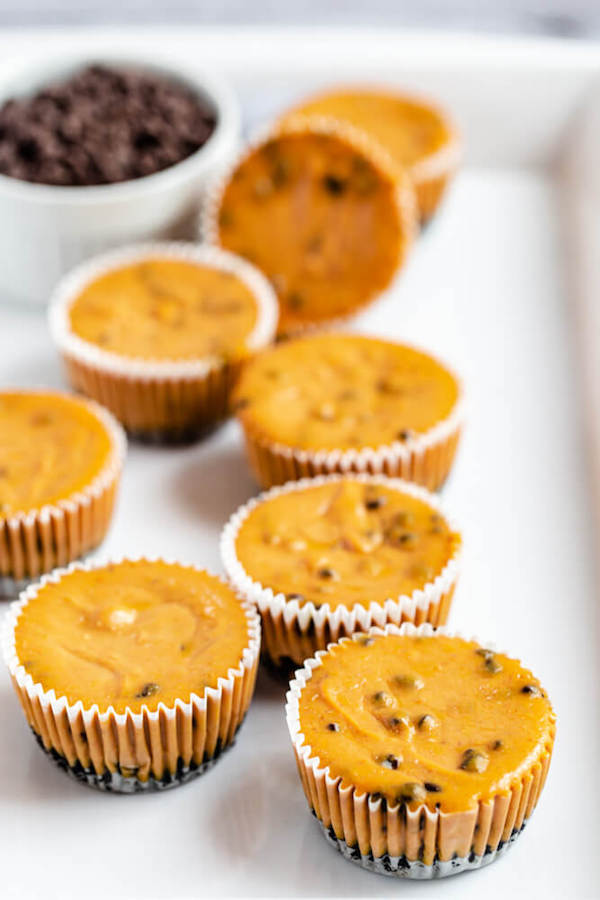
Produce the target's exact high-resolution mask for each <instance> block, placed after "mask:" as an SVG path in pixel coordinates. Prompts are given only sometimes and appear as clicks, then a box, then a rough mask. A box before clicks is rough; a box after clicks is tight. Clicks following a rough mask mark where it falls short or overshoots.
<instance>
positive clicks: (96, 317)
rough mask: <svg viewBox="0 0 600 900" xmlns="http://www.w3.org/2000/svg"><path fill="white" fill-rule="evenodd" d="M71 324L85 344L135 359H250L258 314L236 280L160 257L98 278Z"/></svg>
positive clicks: (74, 309) (73, 307)
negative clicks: (251, 341) (249, 351)
mask: <svg viewBox="0 0 600 900" xmlns="http://www.w3.org/2000/svg"><path fill="white" fill-rule="evenodd" d="M68 317H69V327H70V330H71V331H72V333H73V334H75V335H77V336H78V337H79V338H81V339H83V340H84V341H88V342H89V343H91V344H95V345H96V346H98V347H100V348H101V349H102V350H106V351H109V352H111V353H116V354H119V355H121V356H126V357H129V358H132V359H140V360H149V359H153V360H197V359H204V358H207V357H217V358H237V357H240V356H244V355H246V353H247V352H248V349H249V347H248V342H249V339H250V336H251V334H252V332H253V329H254V328H255V326H256V323H257V318H258V306H257V300H256V297H255V295H254V294H253V292H252V291H251V289H250V287H249V286H248V285H247V284H246V283H245V282H244V281H243V280H242V279H241V278H240V277H238V276H237V275H235V274H234V273H232V272H229V271H224V270H222V269H219V268H215V267H212V266H209V265H203V264H200V263H197V262H189V261H186V260H181V259H169V258H167V257H164V258H161V257H159V256H157V257H156V258H144V259H141V260H139V261H137V262H133V263H130V264H128V265H122V266H119V267H117V268H113V269H111V270H110V271H107V272H104V273H103V274H101V275H99V276H98V277H97V278H95V279H94V280H93V281H91V282H90V283H88V284H87V285H86V286H85V287H84V288H83V290H82V291H81V292H80V293H79V295H78V296H76V297H75V299H74V300H73V301H72V303H71V304H70V306H69V310H68Z"/></svg>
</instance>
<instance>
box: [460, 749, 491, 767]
mask: <svg viewBox="0 0 600 900" xmlns="http://www.w3.org/2000/svg"><path fill="white" fill-rule="evenodd" d="M488 763H489V760H488V758H487V755H486V754H485V753H482V751H481V750H474V749H473V748H472V747H469V749H468V750H465V752H464V753H463V756H462V760H461V762H460V765H459V768H460V769H464V770H465V772H485V770H486V769H487V767H488Z"/></svg>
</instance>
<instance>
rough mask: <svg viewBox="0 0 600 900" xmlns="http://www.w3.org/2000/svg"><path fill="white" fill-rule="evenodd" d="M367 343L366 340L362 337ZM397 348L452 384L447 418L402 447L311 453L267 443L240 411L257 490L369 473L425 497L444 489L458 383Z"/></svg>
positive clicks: (458, 423)
mask: <svg viewBox="0 0 600 900" xmlns="http://www.w3.org/2000/svg"><path fill="white" fill-rule="evenodd" d="M364 337H371V335H364ZM402 346H403V347H408V348H409V349H411V350H416V351H417V352H419V353H427V356H429V357H430V358H431V359H433V360H434V361H435V362H436V363H437V364H438V365H440V366H442V367H443V368H444V369H446V371H447V372H449V373H450V374H451V375H452V377H453V378H454V380H455V382H456V385H457V388H458V396H457V399H456V402H455V404H454V406H453V408H452V409H451V411H450V413H449V415H448V416H446V418H445V419H442V420H441V421H440V422H437V423H436V424H435V425H434V426H433V427H432V428H430V429H429V430H428V431H426V432H424V433H423V434H413V435H411V436H410V437H409V438H408V439H407V440H406V441H392V442H391V443H390V444H381V445H380V446H379V447H362V448H360V449H352V448H351V449H348V450H312V449H301V448H299V447H292V446H289V445H287V444H282V443H280V442H278V441H273V440H270V439H269V438H268V437H267V436H266V435H264V434H263V433H261V432H260V430H259V429H258V428H257V427H256V426H255V425H254V423H253V422H252V420H251V417H250V416H249V415H247V414H245V413H244V411H243V410H242V411H241V412H239V413H238V419H239V421H240V423H241V425H242V428H243V429H244V434H245V439H246V451H247V455H248V459H249V462H250V465H251V467H252V470H253V471H254V474H255V475H256V478H257V480H258V482H259V484H260V485H261V487H263V488H269V487H271V486H273V485H277V484H284V483H285V482H286V481H295V480H297V479H300V478H307V477H308V478H314V477H315V476H316V475H327V474H332V473H335V472H338V473H342V474H346V473H349V472H355V473H362V472H365V473H370V474H374V475H377V474H382V475H388V476H390V477H397V478H402V479H404V480H405V481H413V482H415V483H416V484H420V485H422V486H423V487H426V488H428V489H429V490H430V491H436V490H439V489H440V488H441V487H442V485H443V484H444V482H445V480H446V478H447V477H448V474H449V472H450V469H451V467H452V463H453V461H454V456H455V453H456V449H457V446H458V441H459V438H460V433H461V430H462V428H463V426H464V420H465V399H464V388H463V384H462V380H461V379H460V378H459V377H458V375H457V374H456V373H455V372H454V371H453V369H452V368H451V367H450V366H449V365H448V364H447V363H446V362H444V361H442V360H441V359H440V358H439V357H437V356H435V355H434V354H432V353H430V352H429V351H424V350H423V349H422V348H420V347H416V346H415V345H413V344H410V343H407V342H404V341H403V342H402Z"/></svg>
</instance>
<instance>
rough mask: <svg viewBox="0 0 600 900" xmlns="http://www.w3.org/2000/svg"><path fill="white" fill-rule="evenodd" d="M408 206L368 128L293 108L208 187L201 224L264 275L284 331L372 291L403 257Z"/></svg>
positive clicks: (410, 197)
mask: <svg viewBox="0 0 600 900" xmlns="http://www.w3.org/2000/svg"><path fill="white" fill-rule="evenodd" d="M415 210H416V207H415V199H414V192H413V189H412V186H411V184H410V183H409V181H408V178H407V177H406V176H405V175H404V173H403V172H399V171H397V169H396V168H395V167H394V165H393V163H392V161H391V160H390V159H389V158H388V156H387V154H386V153H385V151H383V150H382V149H381V148H379V147H378V146H377V145H375V144H372V142H371V141H370V140H369V139H368V138H367V137H366V136H365V135H361V133H356V132H355V131H354V130H353V129H351V128H349V127H348V126H344V127H342V126H340V125H339V124H338V125H335V124H332V123H331V122H328V121H327V119H321V118H314V119H307V118H305V117H296V118H290V120H289V121H287V122H286V123H285V125H283V126H281V127H280V128H277V129H275V130H274V131H272V132H271V133H270V134H269V135H268V136H267V137H266V138H264V139H263V140H262V141H259V142H258V143H256V144H255V145H253V146H252V147H251V148H250V149H249V150H247V151H246V153H245V154H244V155H243V156H242V158H241V159H240V160H239V161H238V162H237V164H236V165H235V166H234V167H233V169H232V171H231V172H230V173H229V174H228V176H227V177H226V178H225V179H224V180H223V181H222V182H221V183H219V184H218V185H216V186H215V188H214V191H213V193H212V195H211V196H209V198H208V202H207V204H206V211H205V216H204V222H203V231H204V234H205V237H206V238H207V239H208V240H209V241H211V242H213V243H216V244H218V245H220V246H222V247H225V248H226V249H228V250H231V251H233V252H234V253H237V254H239V255H240V256H243V257H245V258H246V259H248V260H250V261H251V262H253V263H254V264H255V265H257V266H258V268H259V269H261V270H262V271H263V272H264V273H265V274H266V275H267V277H268V278H269V279H270V280H271V283H272V284H273V286H274V288H275V290H276V292H277V296H278V299H279V304H280V318H279V332H280V334H285V335H289V334H292V333H296V332H298V331H302V330H304V329H306V328H307V327H309V326H314V325H319V324H323V323H325V322H330V321H332V320H337V319H340V318H345V317H347V316H348V315H350V314H351V313H353V312H355V311H356V310H357V309H359V308H360V307H362V306H364V305H365V304H367V303H369V302H370V301H372V300H373V299H375V297H376V296H378V295H379V294H380V293H381V292H382V291H383V290H384V289H385V288H386V287H387V286H388V285H389V284H390V282H391V280H392V278H393V276H394V275H395V273H396V271H397V269H398V267H399V266H400V265H401V264H402V262H403V261H404V259H405V257H406V254H407V251H408V249H409V247H410V245H411V243H412V239H413V236H414V233H415V230H416V211H415Z"/></svg>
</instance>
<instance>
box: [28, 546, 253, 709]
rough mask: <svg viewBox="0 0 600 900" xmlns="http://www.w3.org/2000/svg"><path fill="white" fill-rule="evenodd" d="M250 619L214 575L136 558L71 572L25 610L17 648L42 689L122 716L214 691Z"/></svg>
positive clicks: (232, 663)
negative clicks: (209, 689) (194, 694)
mask: <svg viewBox="0 0 600 900" xmlns="http://www.w3.org/2000/svg"><path fill="white" fill-rule="evenodd" d="M248 641H249V637H248V620H247V617H246V614H245V612H244V609H243V607H242V605H241V603H240V600H239V599H238V597H237V596H236V594H235V593H234V592H233V591H232V590H231V588H229V587H228V586H227V585H225V584H224V583H223V582H222V581H220V580H219V579H218V578H215V577H214V576H212V575H209V574H208V573H206V572H202V571H199V570H197V569H193V568H189V567H186V566H182V565H178V564H174V563H165V562H148V561H146V560H140V561H135V562H129V561H125V562H121V563H115V564H110V565H107V566H105V567H102V568H97V569H90V570H85V569H75V570H73V571H70V572H68V573H66V574H65V575H63V576H62V578H61V579H60V580H59V581H58V582H56V583H55V582H51V581H49V582H46V583H45V584H43V585H42V587H40V588H39V590H38V591H37V593H36V594H35V596H34V597H33V598H32V599H31V600H29V602H28V603H27V605H26V606H25V607H24V608H23V610H22V612H21V614H20V616H19V618H18V620H17V624H16V629H15V650H16V654H17V657H18V659H19V661H20V662H21V664H22V665H23V666H24V668H25V670H26V672H27V673H28V674H29V675H31V677H32V678H33V680H34V681H35V682H39V683H41V684H42V686H43V688H44V690H50V689H54V691H55V693H56V696H57V697H60V696H65V697H66V698H67V700H68V702H69V703H71V704H74V703H76V702H77V701H78V700H81V701H82V702H83V705H84V707H86V708H88V707H91V706H92V705H93V704H98V707H99V709H100V711H101V712H102V711H103V710H106V709H107V708H108V707H109V706H112V707H114V709H115V710H116V711H117V712H123V711H124V710H125V709H130V710H132V711H133V712H138V711H139V710H140V708H141V706H142V705H144V706H146V707H148V708H150V709H156V708H157V706H158V704H159V703H160V702H162V703H164V704H166V705H167V706H169V705H170V706H172V705H173V704H174V702H175V700H177V699H180V700H183V701H188V700H189V697H190V694H191V693H192V692H195V693H196V694H198V695H200V696H201V695H202V694H203V692H204V690H205V689H206V688H208V687H211V688H215V687H217V683H218V679H219V678H220V677H225V676H226V675H227V671H228V670H229V669H230V668H232V667H236V666H238V665H239V663H240V661H241V659H242V654H243V651H244V649H245V648H246V647H247V646H248Z"/></svg>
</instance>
